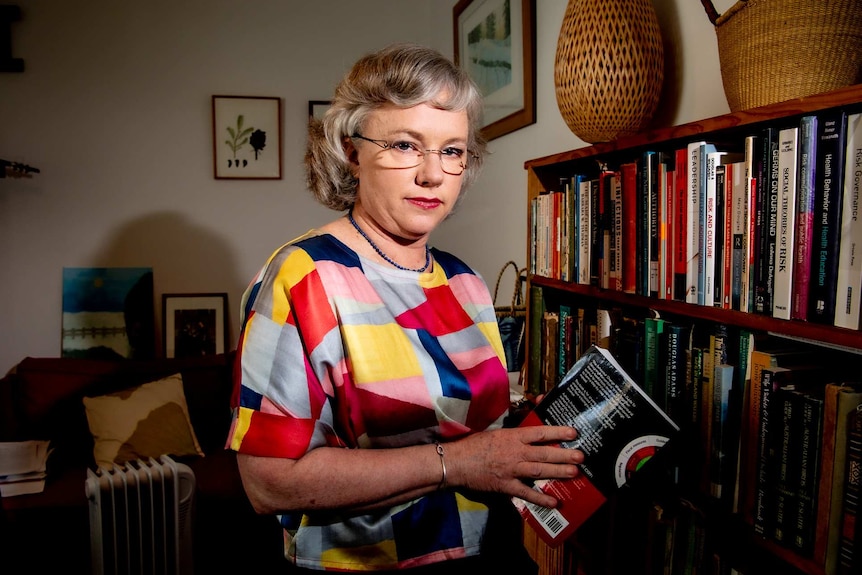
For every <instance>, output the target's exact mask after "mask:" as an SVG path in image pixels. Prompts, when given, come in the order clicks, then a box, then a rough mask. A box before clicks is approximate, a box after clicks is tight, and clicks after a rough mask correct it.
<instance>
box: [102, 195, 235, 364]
mask: <svg viewBox="0 0 862 575" xmlns="http://www.w3.org/2000/svg"><path fill="white" fill-rule="evenodd" d="M93 266H94V267H151V268H153V294H154V298H155V301H154V306H155V314H156V317H155V318H154V319H155V326H156V330H155V336H156V340H157V341H156V355H157V356H161V355H162V354H163V353H164V350H163V344H162V341H163V340H162V333H163V325H162V294H163V293H224V292H226V293H227V294H228V302H227V303H228V313H227V317H226V318H225V329H227V333H228V341H229V342H230V346H231V348H232V347H233V342H234V332H235V331H238V329H239V326H237V325H236V323H237V321H238V319H239V315H238V311H237V310H238V309H239V298H240V295H241V294H242V290H243V289H244V288H245V285H246V284H247V283H248V278H240V277H239V276H238V274H237V271H236V266H235V264H234V257H233V254H232V252H231V249H230V247H229V245H228V243H227V242H226V241H225V240H224V238H223V237H221V236H219V235H217V234H215V233H214V232H213V231H212V230H209V229H206V228H203V227H200V226H199V225H197V224H195V223H193V222H191V221H190V220H189V219H188V218H187V217H186V216H185V215H183V214H181V213H177V212H159V213H153V214H149V215H145V216H142V217H139V218H137V219H134V220H131V221H128V222H126V223H124V224H121V225H120V227H119V228H118V229H117V230H116V231H115V232H114V233H113V235H112V236H110V237H109V238H108V240H107V242H106V244H105V248H104V249H103V250H101V251H100V252H97V253H96V254H95V256H94V259H93Z"/></svg>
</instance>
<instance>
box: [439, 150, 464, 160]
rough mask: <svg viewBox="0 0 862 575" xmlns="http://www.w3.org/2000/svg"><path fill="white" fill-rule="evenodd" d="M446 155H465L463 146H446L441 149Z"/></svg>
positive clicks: (453, 156)
mask: <svg viewBox="0 0 862 575" xmlns="http://www.w3.org/2000/svg"><path fill="white" fill-rule="evenodd" d="M440 151H441V152H442V153H443V155H444V156H449V157H451V158H460V157H461V156H463V155H464V150H462V149H461V148H444V149H442V150H440Z"/></svg>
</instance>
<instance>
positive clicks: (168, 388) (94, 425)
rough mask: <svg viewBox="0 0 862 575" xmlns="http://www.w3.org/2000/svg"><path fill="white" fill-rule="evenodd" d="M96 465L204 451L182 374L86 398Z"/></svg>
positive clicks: (85, 403)
mask: <svg viewBox="0 0 862 575" xmlns="http://www.w3.org/2000/svg"><path fill="white" fill-rule="evenodd" d="M84 409H85V410H86V412H87V421H88V422H89V425H90V433H92V434H93V440H94V442H95V445H94V448H93V456H94V458H95V460H96V465H98V466H100V467H108V468H110V467H111V464H112V463H117V464H122V463H125V462H126V461H131V460H135V459H140V458H148V457H156V458H157V457H159V456H160V455H162V454H168V455H176V456H182V455H200V456H203V454H204V452H203V451H202V450H201V447H200V445H199V444H198V439H197V437H196V436H195V432H194V429H192V424H191V420H190V419H189V409H188V406H187V405H186V396H185V394H184V393H183V379H182V375H180V374H179V373H177V374H174V375H171V376H170V377H166V378H164V379H160V380H158V381H153V382H150V383H145V384H143V385H140V386H138V387H134V388H131V389H125V390H123V391H119V392H116V393H111V394H107V395H101V396H98V397H85V398H84Z"/></svg>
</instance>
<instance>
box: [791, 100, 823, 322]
mask: <svg viewBox="0 0 862 575" xmlns="http://www.w3.org/2000/svg"><path fill="white" fill-rule="evenodd" d="M816 155H817V116H811V115H809V116H803V117H802V119H801V120H800V121H799V192H798V196H797V201H796V247H795V250H794V254H793V283H792V298H793V299H792V307H791V308H790V318H791V319H799V320H805V319H808V292H809V286H810V283H811V246H812V244H813V234H814V188H815V180H816V178H817V162H816V161H815V158H816Z"/></svg>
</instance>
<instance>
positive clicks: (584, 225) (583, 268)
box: [578, 177, 593, 285]
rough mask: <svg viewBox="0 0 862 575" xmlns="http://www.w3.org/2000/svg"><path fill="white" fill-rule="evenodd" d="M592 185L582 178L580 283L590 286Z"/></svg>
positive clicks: (579, 191)
mask: <svg viewBox="0 0 862 575" xmlns="http://www.w3.org/2000/svg"><path fill="white" fill-rule="evenodd" d="M591 187H592V185H591V182H590V180H589V179H588V178H585V177H584V178H582V179H581V180H580V185H579V186H578V204H579V210H578V283H579V284H583V285H589V284H590V274H591V273H592V272H591V271H590V264H591V260H592V256H591V254H590V248H591V243H590V238H591V237H592V227H593V226H592V220H591V217H592V216H591V214H592V207H591V203H592V202H591V200H592V195H591V194H590V189H591Z"/></svg>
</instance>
